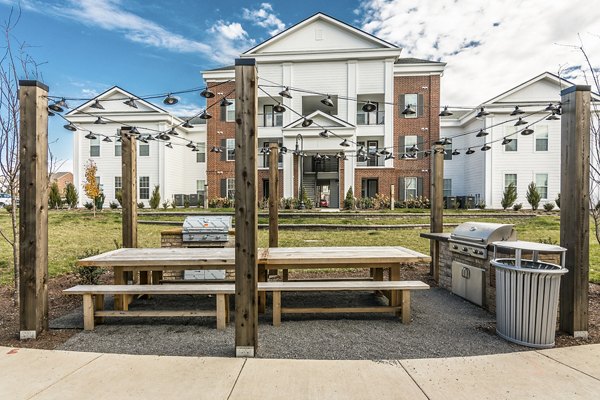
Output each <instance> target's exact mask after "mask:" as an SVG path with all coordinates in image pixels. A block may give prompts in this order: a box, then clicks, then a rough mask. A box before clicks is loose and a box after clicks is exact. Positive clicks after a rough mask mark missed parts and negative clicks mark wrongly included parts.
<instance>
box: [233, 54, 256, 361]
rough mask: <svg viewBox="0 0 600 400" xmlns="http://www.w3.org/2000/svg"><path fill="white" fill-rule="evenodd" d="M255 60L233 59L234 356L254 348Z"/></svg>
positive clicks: (252, 352)
mask: <svg viewBox="0 0 600 400" xmlns="http://www.w3.org/2000/svg"><path fill="white" fill-rule="evenodd" d="M257 85H258V78H257V75H256V61H255V60H254V59H253V58H238V59H236V60H235V93H236V101H235V123H236V126H235V158H236V161H235V267H236V271H235V354H236V357H254V356H255V354H256V349H257V345H258V291H257V275H258V271H257V253H258V246H257V240H258V225H257V223H258V213H257V208H258V204H257V197H258V196H257V192H256V188H257V181H258V177H257V175H258V174H257V165H256V158H257V154H256V153H257V150H258V140H257V123H256V122H257V121H256V112H257V103H258V101H257Z"/></svg>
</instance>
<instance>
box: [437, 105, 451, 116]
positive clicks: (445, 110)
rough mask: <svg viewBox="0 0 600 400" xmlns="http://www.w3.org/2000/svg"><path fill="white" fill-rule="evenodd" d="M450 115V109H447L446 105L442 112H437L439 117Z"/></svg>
mask: <svg viewBox="0 0 600 400" xmlns="http://www.w3.org/2000/svg"><path fill="white" fill-rule="evenodd" d="M451 115H453V114H452V112H450V111H449V110H448V106H444V109H443V110H442V112H440V113H439V114H438V116H440V117H449V116H451Z"/></svg>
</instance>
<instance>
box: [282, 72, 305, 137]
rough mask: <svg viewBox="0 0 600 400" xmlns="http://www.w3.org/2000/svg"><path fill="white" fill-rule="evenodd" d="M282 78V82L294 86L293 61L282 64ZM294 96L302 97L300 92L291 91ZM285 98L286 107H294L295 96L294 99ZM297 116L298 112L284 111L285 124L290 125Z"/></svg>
mask: <svg viewBox="0 0 600 400" xmlns="http://www.w3.org/2000/svg"><path fill="white" fill-rule="evenodd" d="M281 68H282V80H281V83H282V84H283V85H284V86H293V85H292V63H283V64H282V66H281ZM291 95H292V97H296V98H300V93H297V92H291ZM282 100H283V105H284V106H285V107H286V108H290V107H293V104H292V102H293V98H292V99H286V98H285V97H284V98H283V99H282ZM295 117H296V114H293V113H292V112H291V111H286V112H284V113H283V126H286V125H288V124H289V123H290V122H292V121H293V120H294V119H295Z"/></svg>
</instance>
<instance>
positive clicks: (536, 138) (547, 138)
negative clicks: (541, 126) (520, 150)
mask: <svg viewBox="0 0 600 400" xmlns="http://www.w3.org/2000/svg"><path fill="white" fill-rule="evenodd" d="M542 133H545V135H546V150H538V149H537V141H538V136H540V135H541V134H542ZM533 136H534V138H533V152H534V153H547V152H549V151H550V134H549V133H548V131H546V132H539V133H538V132H535V133H534V134H533Z"/></svg>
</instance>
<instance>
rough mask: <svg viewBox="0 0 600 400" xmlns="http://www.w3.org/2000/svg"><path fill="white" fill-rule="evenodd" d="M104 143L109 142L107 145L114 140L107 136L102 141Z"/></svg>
mask: <svg viewBox="0 0 600 400" xmlns="http://www.w3.org/2000/svg"><path fill="white" fill-rule="evenodd" d="M102 141H103V142H107V143H111V142H112V140H110V138H109V137H108V136H106V137H105V138H104V139H102Z"/></svg>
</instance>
